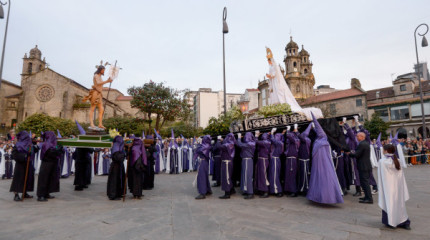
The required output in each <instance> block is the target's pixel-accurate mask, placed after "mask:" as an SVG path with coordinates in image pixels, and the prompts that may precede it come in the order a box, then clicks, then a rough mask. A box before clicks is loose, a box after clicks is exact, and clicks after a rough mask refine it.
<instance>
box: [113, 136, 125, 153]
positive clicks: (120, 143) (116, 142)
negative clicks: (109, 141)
mask: <svg viewBox="0 0 430 240" xmlns="http://www.w3.org/2000/svg"><path fill="white" fill-rule="evenodd" d="M118 151H124V139H122V137H121V136H120V135H118V136H116V137H115V138H114V139H113V146H112V150H111V153H112V155H113V154H114V153H116V152H118Z"/></svg>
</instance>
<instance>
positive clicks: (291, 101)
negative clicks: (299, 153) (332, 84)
mask: <svg viewBox="0 0 430 240" xmlns="http://www.w3.org/2000/svg"><path fill="white" fill-rule="evenodd" d="M266 57H267V61H268V63H269V73H267V74H266V77H267V78H268V79H269V80H268V83H269V105H276V104H282V103H287V104H288V105H290V107H291V111H292V112H296V113H302V114H305V115H306V117H307V119H308V120H312V115H311V112H312V113H313V114H314V115H315V117H317V118H322V117H323V115H322V112H321V110H320V109H319V108H302V107H300V105H299V104H298V103H297V101H296V99H295V98H294V95H293V94H292V93H291V90H290V88H289V87H288V85H287V83H286V82H285V79H284V77H283V75H282V73H281V70H280V68H279V65H278V64H276V62H275V59H274V58H273V53H272V50H270V48H268V47H266Z"/></svg>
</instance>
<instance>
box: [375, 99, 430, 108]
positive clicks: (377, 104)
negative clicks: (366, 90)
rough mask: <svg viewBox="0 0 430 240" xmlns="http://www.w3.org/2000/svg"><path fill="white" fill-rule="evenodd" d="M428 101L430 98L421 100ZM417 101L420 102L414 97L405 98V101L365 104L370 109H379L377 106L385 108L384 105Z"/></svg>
mask: <svg viewBox="0 0 430 240" xmlns="http://www.w3.org/2000/svg"><path fill="white" fill-rule="evenodd" d="M428 99H430V96H423V100H428ZM418 101H420V98H419V97H415V98H407V99H402V100H394V101H389V102H381V103H374V104H367V107H368V108H371V107H379V106H386V105H395V104H400V103H412V102H418Z"/></svg>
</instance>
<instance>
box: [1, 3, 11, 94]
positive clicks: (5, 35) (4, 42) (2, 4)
mask: <svg viewBox="0 0 430 240" xmlns="http://www.w3.org/2000/svg"><path fill="white" fill-rule="evenodd" d="M6 4H8V3H2V2H1V1H0V19H3V18H4V11H3V6H4V5H6ZM9 13H10V0H9V6H8V8H7V18H6V29H5V31H4V40H3V51H2V54H1V63H0V89H1V81H2V77H3V60H4V49H5V47H6V37H7V27H8V25H9V15H10V14H9Z"/></svg>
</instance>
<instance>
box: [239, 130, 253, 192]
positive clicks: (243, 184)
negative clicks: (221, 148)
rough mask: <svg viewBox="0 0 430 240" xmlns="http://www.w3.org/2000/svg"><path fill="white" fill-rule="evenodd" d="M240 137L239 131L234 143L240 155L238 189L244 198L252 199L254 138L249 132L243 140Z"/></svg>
mask: <svg viewBox="0 0 430 240" xmlns="http://www.w3.org/2000/svg"><path fill="white" fill-rule="evenodd" d="M241 137H242V135H241V134H240V133H239V134H238V139H237V142H236V145H237V146H239V147H240V157H241V158H242V172H241V180H240V189H241V190H242V193H243V195H244V196H245V197H244V198H245V199H252V198H254V186H253V171H254V154H255V138H254V135H252V133H250V132H247V133H245V136H244V137H243V140H242V139H241Z"/></svg>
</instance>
